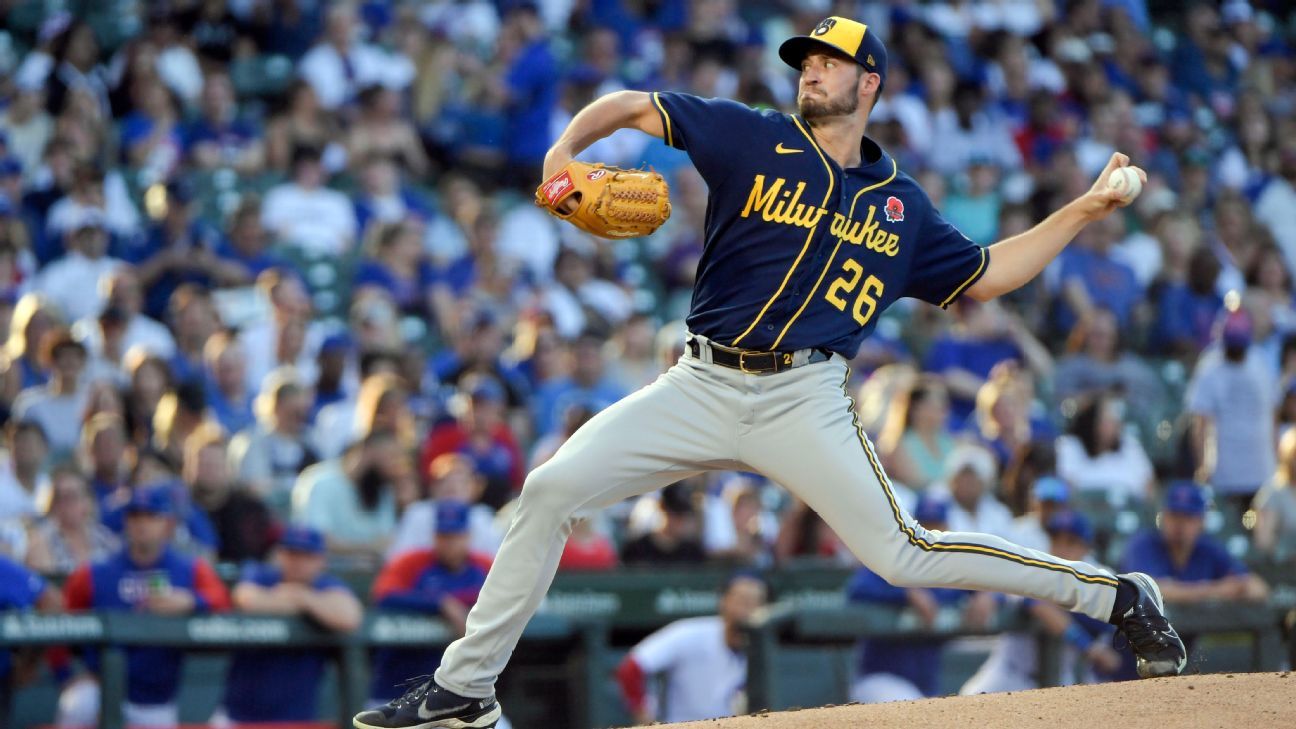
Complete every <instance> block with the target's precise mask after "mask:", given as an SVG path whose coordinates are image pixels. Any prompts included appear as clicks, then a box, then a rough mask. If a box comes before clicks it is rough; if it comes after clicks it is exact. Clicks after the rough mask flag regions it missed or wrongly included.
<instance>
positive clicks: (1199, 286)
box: [1149, 246, 1224, 358]
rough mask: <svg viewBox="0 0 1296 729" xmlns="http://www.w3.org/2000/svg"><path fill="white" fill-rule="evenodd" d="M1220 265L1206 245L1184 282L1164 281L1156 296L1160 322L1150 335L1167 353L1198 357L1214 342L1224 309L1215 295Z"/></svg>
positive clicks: (1194, 255)
mask: <svg viewBox="0 0 1296 729" xmlns="http://www.w3.org/2000/svg"><path fill="white" fill-rule="evenodd" d="M1219 275H1220V263H1219V259H1218V258H1216V257H1215V254H1214V253H1213V252H1211V249H1210V248H1207V247H1205V246H1202V247H1200V248H1198V249H1197V250H1195V251H1193V253H1192V255H1191V256H1190V257H1189V259H1188V270H1187V276H1186V278H1184V279H1183V280H1174V279H1169V280H1166V281H1164V282H1163V283H1162V284H1161V285H1160V286H1159V290H1157V291H1156V293H1155V294H1154V301H1155V305H1156V323H1155V324H1154V325H1153V327H1152V329H1151V331H1150V332H1149V335H1150V337H1151V339H1152V342H1153V343H1154V344H1155V345H1156V346H1157V347H1158V348H1159V349H1161V351H1163V352H1165V353H1166V354H1171V355H1177V356H1182V357H1190V358H1195V357H1196V356H1197V354H1198V353H1199V352H1200V351H1201V350H1202V349H1203V348H1205V347H1206V346H1207V345H1208V344H1210V341H1211V329H1212V327H1214V326H1215V320H1216V319H1217V318H1219V313H1220V311H1221V310H1223V308H1224V299H1222V298H1220V295H1219V294H1218V293H1216V292H1215V282H1216V280H1218V279H1219Z"/></svg>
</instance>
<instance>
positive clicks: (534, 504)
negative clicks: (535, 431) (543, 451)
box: [518, 462, 589, 522]
mask: <svg viewBox="0 0 1296 729" xmlns="http://www.w3.org/2000/svg"><path fill="white" fill-rule="evenodd" d="M588 491H589V488H588V486H587V485H586V484H584V483H583V480H582V479H581V478H580V477H579V476H578V475H577V474H574V473H572V472H571V469H563V468H561V467H558V466H557V465H555V464H553V462H550V463H546V464H544V465H542V466H540V467H539V468H537V469H535V470H534V471H532V472H531V473H530V474H528V475H527V477H526V482H525V483H524V484H523V485H522V495H521V496H520V497H519V498H518V512H519V514H528V515H537V514H540V515H544V516H546V517H549V518H552V519H554V520H557V521H559V522H565V521H567V520H568V519H569V518H570V517H571V515H572V514H573V513H575V511H576V509H578V508H580V506H581V504H583V503H585V501H587V500H588V499H589V496H588Z"/></svg>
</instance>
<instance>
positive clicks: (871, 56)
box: [864, 53, 877, 66]
mask: <svg viewBox="0 0 1296 729" xmlns="http://www.w3.org/2000/svg"><path fill="white" fill-rule="evenodd" d="M864 60H865V61H868V65H870V66H876V65H877V63H875V62H874V61H873V54H872V53H870V54H868V58H865V59H864Z"/></svg>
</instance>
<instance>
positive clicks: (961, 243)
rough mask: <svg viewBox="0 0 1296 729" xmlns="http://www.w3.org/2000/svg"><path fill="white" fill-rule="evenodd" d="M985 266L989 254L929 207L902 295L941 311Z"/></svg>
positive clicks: (965, 289)
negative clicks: (939, 308)
mask: <svg viewBox="0 0 1296 729" xmlns="http://www.w3.org/2000/svg"><path fill="white" fill-rule="evenodd" d="M989 265H990V251H989V250H987V249H985V248H982V247H981V246H979V245H977V244H976V243H973V242H972V240H971V239H969V238H968V237H967V236H965V235H963V234H962V233H960V232H959V229H958V228H955V227H954V225H953V224H952V223H950V222H949V221H948V220H946V219H945V218H944V217H942V216H941V214H940V213H939V212H937V211H936V209H935V208H934V207H933V208H931V209H930V212H929V213H928V214H927V217H926V219H925V220H924V221H923V226H922V234H921V235H920V236H919V244H918V251H917V252H916V253H915V254H914V260H913V264H912V266H911V268H910V269H909V280H908V281H906V282H905V289H904V293H903V294H902V295H903V296H909V297H912V298H915V299H922V300H923V301H926V302H927V303H929V304H935V305H936V306H939V307H941V308H942V309H944V308H946V307H948V306H949V305H950V304H952V303H954V302H955V301H956V300H957V299H958V297H959V296H960V295H962V294H963V292H964V291H967V290H968V288H969V287H971V286H972V284H974V283H976V282H977V280H978V279H980V278H981V276H982V275H984V274H985V271H986V268H987V267H989Z"/></svg>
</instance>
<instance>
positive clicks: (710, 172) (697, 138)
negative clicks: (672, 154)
mask: <svg viewBox="0 0 1296 729" xmlns="http://www.w3.org/2000/svg"><path fill="white" fill-rule="evenodd" d="M652 102H653V106H655V107H656V108H657V114H658V115H659V116H660V117H661V120H662V129H663V131H664V132H665V137H664V139H665V141H666V144H669V145H670V146H672V147H674V148H676V149H682V150H684V151H685V152H687V153H688V156H689V159H690V160H692V162H693V166H694V167H696V168H697V171H698V173H700V174H701V175H702V179H704V180H706V183H707V185H708V186H709V187H711V188H712V189H714V188H715V187H716V186H717V185H719V184H720V183H721V182H723V181H724V179H725V177H726V176H728V175H729V174H731V173H732V172H733V170H734V169H735V167H734V162H735V161H736V160H740V159H742V158H743V155H744V153H745V151H746V149H745V148H750V145H751V144H752V142H753V140H754V139H756V138H757V135H756V129H757V126H758V125H759V124H760V122H761V121H762V119H763V117H762V115H761V113H760V112H759V111H756V110H755V109H753V108H751V107H750V106H746V105H744V104H740V103H738V102H736V101H731V100H729V99H703V98H701V97H698V96H693V95H692V94H681V93H677V92H674V91H655V92H653V94H652Z"/></svg>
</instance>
